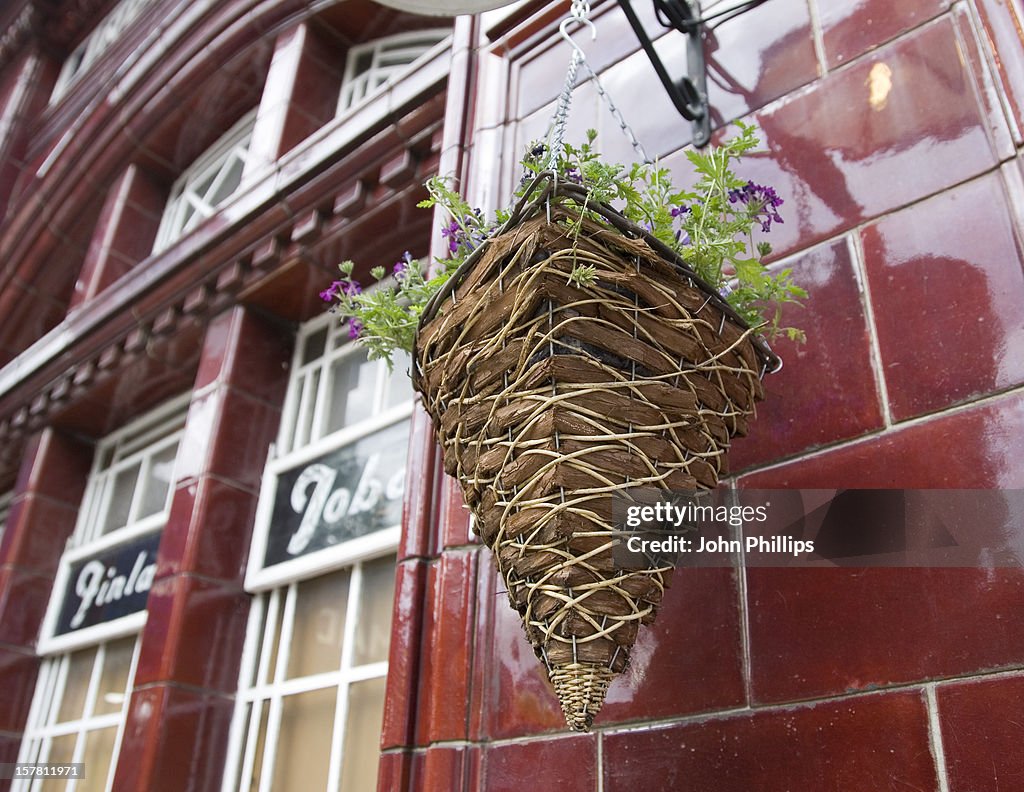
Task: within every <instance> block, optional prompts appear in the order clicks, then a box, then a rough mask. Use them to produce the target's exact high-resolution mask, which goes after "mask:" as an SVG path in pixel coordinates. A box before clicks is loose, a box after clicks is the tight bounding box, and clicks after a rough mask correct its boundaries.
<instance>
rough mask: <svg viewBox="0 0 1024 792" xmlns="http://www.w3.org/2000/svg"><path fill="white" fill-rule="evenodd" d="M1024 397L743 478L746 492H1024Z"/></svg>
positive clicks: (994, 402)
mask: <svg viewBox="0 0 1024 792" xmlns="http://www.w3.org/2000/svg"><path fill="white" fill-rule="evenodd" d="M1022 447H1024V394H1022V393H1019V392H1018V393H1015V394H1011V395H1008V396H1005V397H1002V398H999V399H993V400H992V401H988V402H986V403H985V404H983V405H981V406H978V407H972V408H968V409H963V410H958V411H957V412H956V413H953V414H952V415H943V416H940V417H937V418H935V419H934V420H931V421H927V422H924V423H920V424H917V425H914V426H909V427H906V428H902V429H898V430H896V431H891V432H886V433H885V434H882V435H880V436H878V437H874V438H871V439H869V440H864V441H860V442H856V443H852V444H850V445H846V446H843V447H841V448H837V449H835V450H832V451H826V452H822V453H820V454H815V455H814V456H811V457H808V458H806V459H799V460H796V461H794V462H789V463H787V464H783V465H779V466H778V467H774V468H771V469H769V470H764V471H761V472H758V473H753V474H750V475H747V476H742V477H741V478H740V485H741V486H745V487H761V488H772V487H778V488H782V487H806V488H813V487H819V488H825V489H832V488H836V487H840V488H842V487H861V488H872V487H874V488H886V487H897V488H929V487H937V488H947V489H971V488H998V487H1003V488H1007V489H1013V488H1020V487H1024V469H1022V468H1021V465H1020V449H1021V448H1022Z"/></svg>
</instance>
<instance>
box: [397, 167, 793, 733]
mask: <svg viewBox="0 0 1024 792" xmlns="http://www.w3.org/2000/svg"><path fill="white" fill-rule="evenodd" d="M535 187H536V189H537V190H540V193H539V197H535V198H534V199H533V200H531V201H529V202H527V201H526V200H525V199H524V201H523V202H521V203H520V205H519V206H517V207H516V208H515V210H514V211H513V213H512V216H511V218H510V219H509V221H508V222H507V223H506V224H505V225H504V226H503V227H502V228H501V229H500V230H499V231H498V233H496V234H495V235H494V236H492V237H491V238H490V239H488V240H487V241H486V242H485V243H484V244H483V245H481V246H480V247H479V248H478V249H477V250H475V251H474V252H473V254H472V255H471V256H470V258H469V259H467V260H466V262H465V263H464V264H463V266H462V267H460V268H459V270H458V271H456V273H455V274H454V275H453V276H452V278H451V280H450V281H449V282H448V283H447V284H446V285H445V288H444V289H443V290H442V291H441V292H439V293H438V294H437V295H436V296H435V298H434V300H433V301H432V302H431V303H429V304H428V305H427V307H426V309H425V311H424V314H423V317H422V320H421V323H420V328H419V332H418V335H417V340H416V349H415V354H414V357H415V366H414V371H413V381H414V384H415V386H416V388H417V390H419V391H420V393H421V394H423V399H424V404H425V406H426V408H427V410H428V412H429V413H430V415H431V417H432V419H433V421H434V426H435V429H436V432H437V435H438V438H439V439H440V442H441V446H442V452H443V457H444V465H445V470H446V471H447V472H448V473H449V474H451V475H454V476H456V477H457V478H458V480H459V482H460V483H461V485H462V490H463V493H464V496H465V499H466V503H467V504H468V505H469V507H470V508H471V509H472V511H473V513H474V515H475V516H476V521H477V530H478V532H479V534H480V536H481V537H482V538H483V540H484V541H485V542H486V543H487V545H488V546H489V547H490V548H491V550H493V551H494V556H495V559H496V562H497V566H498V569H499V570H500V572H501V574H502V576H503V577H504V579H505V581H506V583H507V586H508V595H509V599H510V600H511V604H512V607H513V608H515V609H516V610H517V611H518V612H519V614H520V616H521V617H522V620H523V628H524V629H525V631H526V636H527V638H528V639H529V641H530V643H531V644H532V645H533V647H534V650H535V651H536V653H537V656H538V657H539V658H540V659H541V661H542V662H543V663H544V665H545V666H546V667H547V670H548V675H549V677H550V679H551V682H552V684H553V685H554V688H555V692H556V693H557V695H558V699H559V701H560V703H561V706H562V710H563V712H564V713H565V719H566V722H567V723H568V724H569V726H570V727H572V728H573V729H577V730H587V729H589V728H590V725H591V723H592V721H593V718H594V716H595V715H596V713H597V712H598V710H599V709H600V708H601V705H602V703H603V702H604V697H605V694H606V692H607V690H608V685H609V683H610V681H611V680H612V678H613V676H614V675H615V674H616V673H619V672H621V671H623V670H624V669H625V668H626V665H627V663H628V661H629V653H630V649H631V648H632V646H633V644H634V642H635V641H636V636H637V630H638V628H639V626H640V625H641V624H648V623H650V622H651V621H652V620H653V619H654V615H655V612H656V610H657V608H658V605H659V603H660V602H661V599H662V595H663V593H664V589H665V587H666V585H668V577H669V573H670V569H669V568H668V567H665V566H655V567H651V568H647V569H639V570H637V569H622V568H618V567H617V565H616V564H615V563H614V562H613V558H612V548H613V546H614V544H615V542H616V541H617V539H616V536H617V532H616V530H615V529H614V527H613V525H612V514H611V504H612V496H613V495H614V494H618V495H622V496H625V497H627V498H628V497H630V495H629V493H630V492H631V491H635V490H637V489H639V488H644V489H647V490H650V489H651V488H658V489H663V490H668V489H673V490H693V489H698V488H712V487H714V486H716V485H717V483H718V477H719V475H720V474H722V473H723V472H724V471H725V469H726V462H725V452H726V450H727V448H728V445H729V440H730V438H731V437H733V436H734V435H742V434H744V433H745V431H746V428H747V419H748V417H749V416H751V415H752V413H753V411H754V402H755V401H756V400H758V399H760V398H762V396H763V391H762V388H761V377H762V376H763V375H764V373H765V372H766V371H770V370H773V369H774V368H775V367H776V365H777V363H778V358H776V357H775V356H774V355H773V354H772V352H771V351H770V350H769V349H768V347H767V344H765V343H764V341H763V340H762V339H761V338H760V337H759V336H756V335H754V334H753V333H752V331H751V330H750V329H749V328H748V327H747V326H746V325H745V324H744V322H743V321H742V320H741V319H740V317H739V316H738V315H737V314H736V313H735V312H734V311H733V310H732V309H731V308H730V307H729V306H728V304H727V303H726V302H725V301H724V300H723V299H722V298H721V297H720V296H719V294H718V293H717V292H716V291H715V290H714V289H712V288H711V287H710V286H708V285H707V284H705V283H703V282H702V281H701V280H700V279H699V278H698V277H697V276H696V275H694V273H693V272H692V271H691V270H690V269H689V268H688V267H686V266H685V265H684V264H683V262H682V261H681V260H680V259H679V258H678V257H677V256H676V255H675V254H674V253H673V252H672V251H671V250H670V249H669V248H667V247H666V246H665V245H664V244H662V243H661V242H659V241H658V240H657V239H655V238H653V237H651V236H650V235H649V234H647V233H646V232H645V231H644V230H643V229H641V228H640V227H638V226H636V225H635V224H633V223H631V222H630V221H628V220H627V219H626V218H624V217H623V216H622V215H621V214H619V213H618V212H616V211H615V210H613V209H612V208H610V207H608V206H605V205H600V204H597V203H595V202H593V201H592V200H590V199H589V197H588V194H587V192H586V190H584V189H583V188H581V187H580V186H578V185H576V184H572V183H565V182H564V181H556V180H555V178H554V177H553V176H552V175H551V174H543V175H542V176H541V177H539V178H538V180H537V182H536V183H535ZM527 194H528V195H531V194H532V195H535V196H536V195H538V193H537V192H536V191H535V190H532V191H531V192H528V193H527ZM584 206H586V212H584V211H583V210H582V207H584ZM577 264H584V265H590V266H593V267H594V268H595V272H594V278H593V280H592V282H590V283H589V285H582V286H581V285H576V284H575V283H574V282H573V281H571V280H570V278H569V276H570V273H571V272H572V271H573V267H574V266H575V265H577Z"/></svg>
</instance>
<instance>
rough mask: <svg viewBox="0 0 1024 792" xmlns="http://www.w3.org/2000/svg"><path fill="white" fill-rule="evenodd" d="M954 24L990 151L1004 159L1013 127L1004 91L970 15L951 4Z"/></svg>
mask: <svg viewBox="0 0 1024 792" xmlns="http://www.w3.org/2000/svg"><path fill="white" fill-rule="evenodd" d="M951 13H952V15H953V22H954V24H955V25H956V30H957V34H958V41H959V43H960V46H961V48H962V49H963V55H964V59H965V62H966V63H967V66H968V68H969V69H970V71H971V74H973V76H974V81H975V84H976V85H977V87H978V101H979V102H980V104H981V107H982V110H983V114H984V117H985V119H986V120H987V122H988V131H989V135H990V137H991V139H992V145H993V149H994V150H995V151H996V152H997V156H998V157H999V159H1000V160H1007V159H1009V158H1011V157H1013V155H1014V154H1015V153H1016V147H1015V146H1014V133H1015V130H1016V124H1014V123H1013V122H1012V121H1011V120H1010V119H1009V118H1008V117H1007V114H1006V112H1005V111H1004V109H1003V108H1004V107H1005V106H1006V99H1005V96H1004V92H1003V91H1002V89H1001V86H1000V84H999V82H998V78H997V77H996V76H995V74H994V72H993V70H992V68H990V66H989V63H988V60H987V59H986V57H985V52H984V44H983V43H982V42H983V36H982V31H981V29H980V27H979V26H978V25H976V24H975V17H974V14H972V13H971V11H970V9H968V8H967V6H966V5H955V6H953V8H952V11H951Z"/></svg>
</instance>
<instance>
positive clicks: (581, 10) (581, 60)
mask: <svg viewBox="0 0 1024 792" xmlns="http://www.w3.org/2000/svg"><path fill="white" fill-rule="evenodd" d="M589 17H590V3H589V2H588V0H572V5H571V6H570V8H569V18H568V19H566V20H565V21H564V22H563V23H562V25H561V27H560V32H561V34H562V36H563V37H564V38H565V39H566V40H567V41H568V42H569V43H570V44H571V45H572V57H571V58H570V59H569V67H568V69H567V70H566V74H565V84H564V85H563V86H562V91H561V93H559V95H558V102H557V104H556V105H555V114H554V116H553V117H552V119H551V124H550V125H549V127H548V134H547V138H548V141H549V143H548V151H549V156H548V168H550V169H554V167H555V165H556V164H557V162H558V158H559V157H560V156H561V155H562V149H563V147H564V145H565V130H566V126H567V125H568V121H569V106H570V105H571V104H572V91H573V88H574V87H575V86H576V77H577V75H578V74H579V70H580V67H581V66H582V67H583V70H584V72H585V74H586V75H587V79H589V80H592V81H593V83H594V88H595V89H596V90H597V94H598V96H599V97H600V98H601V100H602V101H603V102H604V103H605V104H606V105H607V106H608V111H609V112H610V113H611V116H612V118H614V119H615V121H616V123H618V125H619V129H621V130H622V133H623V134H624V135H625V136H626V138H627V139H628V140H629V143H630V145H631V146H632V147H633V150H634V151H635V152H636V153H637V155H638V156H639V157H640V159H641V160H642V161H643V162H648V163H649V162H650V161H651V160H650V158H649V157H648V156H647V152H646V151H645V150H644V147H643V146H642V145H641V144H640V141H639V140H637V137H636V134H634V132H633V130H632V129H631V128H630V126H629V124H628V123H627V122H626V119H625V117H624V116H623V115H622V112H621V111H620V110H619V108H618V107H616V105H615V103H614V102H613V101H612V98H611V96H610V95H609V94H608V91H607V90H606V89H605V87H604V86H603V85H602V84H601V81H600V80H599V79H598V77H597V74H596V73H595V72H594V70H593V69H591V68H590V64H589V63H587V59H586V56H585V55H584V54H583V51H582V50H581V49H580V48H579V46H578V45H577V44H576V42H574V41H573V40H572V38H571V37H570V36H569V34H568V33H567V32H566V30H565V27H566V22H569V21H570V20H573V21H576V22H579V23H581V24H585V25H587V26H588V27H590V28H591V29H593V23H592V22H591V21H590V19H589Z"/></svg>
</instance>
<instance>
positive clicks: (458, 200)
mask: <svg viewBox="0 0 1024 792" xmlns="http://www.w3.org/2000/svg"><path fill="white" fill-rule="evenodd" d="M737 126H738V127H739V133H738V134H737V135H735V136H734V137H732V138H730V139H728V140H726V141H725V142H723V143H722V144H721V145H719V146H713V147H709V148H708V149H706V150H704V151H687V152H686V155H687V157H688V159H689V161H690V164H691V165H692V167H693V170H694V172H695V174H696V175H697V177H698V178H697V181H696V183H695V184H694V186H693V187H692V188H690V189H688V190H678V189H676V188H675V187H674V186H673V185H672V179H671V174H670V173H669V171H668V170H667V169H666V168H662V167H659V166H658V165H657V164H635V165H632V166H631V167H629V168H626V167H625V166H623V165H618V164H614V163H608V162H605V161H604V160H602V158H601V156H600V154H599V153H598V152H597V150H596V149H595V148H594V140H595V138H596V133H594V132H593V131H590V132H588V133H587V139H586V141H585V142H583V143H582V144H580V145H579V146H572V145H569V144H566V145H565V146H564V147H563V150H562V151H561V152H560V153H559V155H558V157H557V160H556V161H555V162H554V163H551V162H550V157H549V155H548V151H547V149H546V147H545V146H543V145H540V144H534V145H532V146H531V147H530V149H529V151H528V152H527V154H526V155H525V156H524V157H523V160H522V165H523V168H524V176H523V180H522V182H521V183H520V186H519V188H518V190H517V191H516V194H515V199H514V202H518V201H519V200H520V199H523V198H527V199H529V198H532V197H534V196H532V195H527V193H528V191H529V190H530V189H531V185H532V183H533V181H534V177H535V176H537V175H539V174H541V173H544V172H546V171H548V170H553V171H554V173H555V174H556V178H558V179H561V180H564V181H567V182H573V183H576V184H580V185H582V186H583V187H585V188H586V190H587V198H586V199H585V201H583V202H582V204H581V205H580V206H579V209H580V212H581V216H585V215H587V214H588V213H590V212H591V211H592V209H593V207H594V206H595V205H596V203H606V204H609V205H611V206H613V207H615V208H616V209H618V210H619V211H620V212H621V213H622V214H624V215H625V216H626V217H627V218H629V219H630V220H632V221H633V222H634V223H636V224H637V225H639V226H641V227H642V228H644V229H645V230H646V231H648V232H649V233H650V234H651V235H653V236H654V237H656V238H657V239H659V240H660V241H661V242H663V243H664V244H665V245H667V246H668V247H669V248H671V249H672V250H674V251H675V252H676V253H677V254H678V255H679V256H680V257H681V258H682V259H683V260H684V261H686V262H687V264H688V265H689V266H690V267H691V268H692V269H693V270H694V271H695V272H696V273H697V274H698V275H699V276H700V277H701V278H702V279H703V280H704V281H705V282H707V283H708V284H709V285H711V286H713V287H714V288H716V289H718V290H719V291H720V292H721V293H722V294H723V295H724V296H725V298H726V299H727V300H728V302H729V303H730V304H731V305H732V306H733V307H734V308H735V309H736V311H737V313H739V314H740V315H741V316H742V317H743V318H744V319H745V320H746V321H747V322H748V323H750V325H751V326H753V327H756V328H757V329H758V331H759V332H761V333H764V334H765V335H766V336H767V337H768V338H769V339H772V338H775V337H776V336H778V335H780V334H785V335H786V336H788V337H789V338H791V339H793V340H798V341H802V340H804V336H803V333H802V331H800V330H797V329H795V328H792V327H782V326H781V314H782V307H783V306H784V305H785V304H787V303H800V302H801V301H802V300H804V299H806V297H807V292H805V291H804V290H803V289H802V288H801V287H800V286H798V285H797V284H795V283H794V282H793V280H792V272H791V271H790V270H789V269H777V270H769V269H768V268H767V267H766V266H765V264H764V261H763V259H764V258H765V257H767V256H769V255H770V254H771V245H770V244H769V243H768V242H766V241H764V240H755V239H754V229H755V227H757V226H759V227H760V229H761V231H762V232H768V231H769V230H770V229H771V225H772V224H773V223H776V224H777V223H781V222H783V220H782V217H781V216H780V214H779V211H778V207H779V206H781V204H782V199H781V198H779V197H778V196H777V195H776V193H775V191H774V190H773V189H772V188H770V187H765V186H762V185H757V184H754V183H753V182H751V181H748V180H744V179H741V178H740V177H739V176H737V175H736V172H735V170H734V168H735V166H736V164H737V163H738V162H740V160H741V159H742V157H743V156H744V155H746V154H748V153H750V152H751V151H753V150H754V149H756V148H757V145H758V140H757V132H756V129H755V128H754V127H753V126H750V125H746V124H742V123H738V124H737ZM426 187H427V192H428V196H429V197H428V198H427V199H426V200H424V201H422V202H421V203H420V204H419V205H420V206H421V207H424V208H434V207H441V208H442V209H443V210H444V211H445V213H446V215H447V216H448V218H449V221H448V223H447V224H446V225H444V226H443V227H442V229H441V235H442V237H444V238H445V239H446V240H447V242H448V256H447V257H446V258H444V259H441V260H439V261H437V262H436V263H435V266H434V272H433V274H432V276H428V273H427V266H426V265H425V264H424V263H423V262H421V261H419V260H417V259H413V258H412V257H411V256H409V254H408V253H406V255H405V257H404V259H403V260H402V261H400V262H398V263H397V264H396V265H395V266H394V268H393V270H392V273H391V276H390V279H389V280H385V276H387V275H388V273H387V272H386V271H385V269H384V268H383V267H375V268H374V269H373V270H371V275H372V277H373V278H374V280H375V281H377V282H378V283H377V284H376V285H375V287H374V288H373V289H371V290H368V291H366V292H363V291H362V290H361V288H360V286H359V284H358V283H357V282H356V281H354V280H353V279H352V272H353V266H352V263H351V262H345V263H343V264H342V265H341V272H342V278H341V279H340V280H337V281H335V282H334V283H332V284H331V287H330V288H328V289H327V290H325V291H324V292H321V297H323V298H324V299H325V300H328V301H331V302H334V303H335V311H336V312H337V313H339V314H340V315H341V316H342V317H343V318H344V319H346V320H348V322H349V332H350V335H352V336H353V337H354V338H355V337H358V338H359V339H360V341H361V342H362V343H363V344H364V345H365V346H366V347H367V349H368V350H369V355H370V357H371V358H384V359H385V360H387V361H388V363H389V364H390V355H391V352H392V351H393V350H394V349H405V350H411V349H412V344H413V340H414V338H415V333H416V328H417V325H418V322H419V317H420V315H421V313H422V311H423V308H424V306H425V305H426V303H427V301H428V300H429V299H430V297H431V296H432V295H433V294H434V293H435V292H436V291H437V290H438V289H440V288H441V286H442V285H443V284H444V283H445V281H446V280H447V279H448V278H449V277H450V276H451V274H452V273H453V272H454V271H455V270H456V269H457V268H458V266H459V265H460V264H462V262H464V261H465V260H466V258H467V257H468V256H469V255H470V254H471V253H472V252H473V251H474V250H475V249H476V248H477V247H479V246H480V245H481V244H483V243H484V242H485V241H486V239H487V238H488V237H489V236H490V235H491V234H493V233H494V232H495V231H496V230H497V228H499V227H500V226H501V225H502V224H503V223H504V222H505V221H506V220H507V219H508V217H509V211H508V210H501V211H499V212H497V213H496V218H495V220H494V222H492V223H487V222H486V220H485V219H484V217H483V215H482V213H481V212H480V211H479V210H478V209H474V208H473V207H471V206H470V205H469V203H468V202H467V201H466V200H465V198H463V197H462V195H460V194H459V192H458V190H457V189H455V187H454V185H453V183H452V182H451V181H450V180H448V179H445V178H442V177H433V178H431V179H430V180H429V181H427V183H426ZM573 230H574V227H573V225H572V224H570V227H569V232H570V233H572V232H573ZM578 230H579V229H578V225H577V226H575V231H576V232H577V233H578ZM596 279H597V272H596V270H595V268H594V267H593V266H590V265H583V264H577V265H576V266H575V267H574V268H573V270H572V272H571V273H570V275H569V281H570V282H571V283H573V284H575V285H577V286H579V287H581V288H585V287H587V286H591V285H593V284H594V283H595V282H596Z"/></svg>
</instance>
